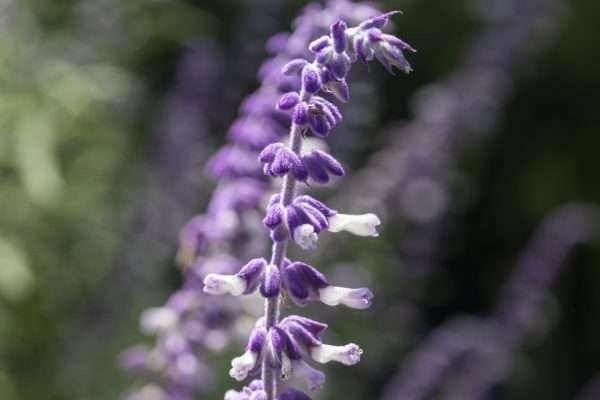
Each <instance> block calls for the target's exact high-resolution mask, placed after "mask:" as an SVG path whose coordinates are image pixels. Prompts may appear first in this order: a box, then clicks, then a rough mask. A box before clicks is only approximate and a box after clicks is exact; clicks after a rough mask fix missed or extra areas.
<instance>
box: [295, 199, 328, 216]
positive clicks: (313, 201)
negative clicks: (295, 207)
mask: <svg viewBox="0 0 600 400" xmlns="http://www.w3.org/2000/svg"><path fill="white" fill-rule="evenodd" d="M294 202H295V203H307V204H310V205H311V206H313V207H314V208H316V209H317V210H319V212H321V213H322V214H323V215H325V216H326V217H328V218H329V217H333V216H334V215H335V214H336V211H335V210H332V209H331V208H329V207H327V206H326V205H325V204H324V203H323V202H321V201H319V200H317V199H315V198H314V197H311V196H309V195H306V194H305V195H302V196H298V197H296V199H295V200H294Z"/></svg>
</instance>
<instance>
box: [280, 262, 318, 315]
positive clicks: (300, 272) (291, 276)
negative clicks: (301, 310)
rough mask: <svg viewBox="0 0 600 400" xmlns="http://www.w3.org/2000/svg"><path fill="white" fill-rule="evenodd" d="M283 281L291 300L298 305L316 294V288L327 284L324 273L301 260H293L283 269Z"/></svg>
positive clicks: (303, 303)
mask: <svg viewBox="0 0 600 400" xmlns="http://www.w3.org/2000/svg"><path fill="white" fill-rule="evenodd" d="M283 281H284V284H285V287H286V288H287V290H288V293H289V295H290V297H291V298H292V300H293V301H294V302H295V303H296V304H298V305H300V306H302V305H305V304H306V301H307V300H309V299H310V298H311V297H312V298H315V297H316V296H318V293H317V290H319V289H322V288H325V287H327V286H329V283H328V282H327V278H326V277H325V275H323V274H322V273H321V272H319V271H318V270H317V269H316V268H314V267H312V266H310V265H308V264H304V263H301V262H294V263H292V264H290V265H288V266H287V267H286V268H285V269H284V270H283Z"/></svg>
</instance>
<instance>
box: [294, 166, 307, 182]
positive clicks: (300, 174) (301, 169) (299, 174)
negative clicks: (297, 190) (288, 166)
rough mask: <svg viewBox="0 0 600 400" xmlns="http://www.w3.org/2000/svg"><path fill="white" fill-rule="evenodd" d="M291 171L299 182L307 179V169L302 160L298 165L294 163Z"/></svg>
mask: <svg viewBox="0 0 600 400" xmlns="http://www.w3.org/2000/svg"><path fill="white" fill-rule="evenodd" d="M292 173H293V174H294V178H296V180H298V181H300V182H306V180H307V179H308V170H307V169H306V167H305V166H304V164H303V163H302V162H300V164H298V165H294V168H292Z"/></svg>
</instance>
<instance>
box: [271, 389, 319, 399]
mask: <svg viewBox="0 0 600 400" xmlns="http://www.w3.org/2000/svg"><path fill="white" fill-rule="evenodd" d="M277 400H311V398H310V397H309V396H308V395H306V394H305V393H304V392H301V391H299V390H297V389H294V388H287V389H286V390H284V391H283V392H281V394H280V395H279V396H277Z"/></svg>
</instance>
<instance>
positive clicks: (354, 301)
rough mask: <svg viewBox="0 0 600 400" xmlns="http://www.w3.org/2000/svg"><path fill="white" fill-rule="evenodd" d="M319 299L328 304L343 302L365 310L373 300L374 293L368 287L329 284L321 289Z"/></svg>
mask: <svg viewBox="0 0 600 400" xmlns="http://www.w3.org/2000/svg"><path fill="white" fill-rule="evenodd" d="M319 300H320V301H321V302H323V303H324V304H327V305H328V306H337V305H339V304H343V305H345V306H347V307H350V308H356V309H358V310H364V309H366V308H369V307H370V306H371V304H372V302H373V293H372V292H371V291H370V290H369V289H367V288H358V289H350V288H345V287H339V286H327V287H326V288H323V289H319Z"/></svg>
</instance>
